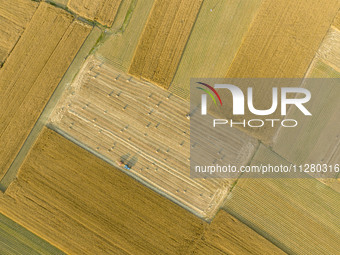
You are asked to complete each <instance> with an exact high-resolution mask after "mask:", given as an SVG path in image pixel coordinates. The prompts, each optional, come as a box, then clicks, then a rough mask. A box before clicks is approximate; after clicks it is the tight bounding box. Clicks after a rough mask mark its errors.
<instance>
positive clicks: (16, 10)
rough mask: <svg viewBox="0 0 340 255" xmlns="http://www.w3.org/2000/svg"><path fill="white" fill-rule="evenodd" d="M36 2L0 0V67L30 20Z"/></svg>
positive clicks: (28, 0)
mask: <svg viewBox="0 0 340 255" xmlns="http://www.w3.org/2000/svg"><path fill="white" fill-rule="evenodd" d="M37 7H38V3H36V2H33V1H30V0H11V1H7V0H0V67H1V65H2V64H3V63H4V62H5V60H6V58H7V56H8V54H9V53H10V52H11V51H12V49H13V47H14V46H15V44H16V43H17V41H18V40H19V38H20V36H21V35H22V33H23V32H24V30H25V28H26V26H27V24H28V23H29V21H30V20H31V18H32V16H33V14H34V12H35V10H36V9H37Z"/></svg>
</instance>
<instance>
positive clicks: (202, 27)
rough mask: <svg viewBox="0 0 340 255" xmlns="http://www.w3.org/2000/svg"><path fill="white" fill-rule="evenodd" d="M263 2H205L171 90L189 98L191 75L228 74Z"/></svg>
mask: <svg viewBox="0 0 340 255" xmlns="http://www.w3.org/2000/svg"><path fill="white" fill-rule="evenodd" d="M261 2H262V0H252V1H245V0H232V1H220V0H210V1H204V2H203V4H202V7H201V10H200V12H199V14H198V17H197V20H196V23H195V25H194V27H193V30H192V33H191V35H190V38H189V41H188V44H187V45H186V47H185V50H184V52H183V56H182V59H181V61H180V63H179V65H178V69H177V72H176V75H175V77H174V79H173V82H172V83H171V85H170V87H169V91H171V92H172V93H174V94H176V95H178V96H180V97H182V98H184V99H189V96H190V95H189V94H190V78H197V77H201V78H205V77H206V78H210V77H224V76H225V73H226V71H227V70H228V69H229V67H230V65H231V63H232V61H233V59H234V57H235V55H236V53H237V51H238V49H239V48H240V46H241V43H242V38H243V37H244V36H245V35H246V33H247V32H248V29H249V27H250V25H251V22H252V20H253V19H254V17H255V16H256V14H257V11H258V8H259V6H260V4H261Z"/></svg>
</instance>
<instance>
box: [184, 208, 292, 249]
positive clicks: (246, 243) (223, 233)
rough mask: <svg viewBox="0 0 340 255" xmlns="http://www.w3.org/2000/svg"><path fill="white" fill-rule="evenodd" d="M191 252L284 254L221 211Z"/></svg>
mask: <svg viewBox="0 0 340 255" xmlns="http://www.w3.org/2000/svg"><path fill="white" fill-rule="evenodd" d="M191 252H192V254H201V255H212V254H214V255H215V254H216V255H217V254H221V255H222V254H261V255H264V254H268V255H269V254H271V255H274V254H286V253H284V252H283V251H282V250H280V249H279V248H278V247H276V246H275V245H273V244H272V243H270V242H268V240H266V239H265V238H264V237H262V236H260V235H259V234H258V233H256V232H255V231H254V230H252V229H250V228H248V227H247V226H245V225H244V224H243V223H242V222H240V221H239V220H237V219H236V218H235V217H233V216H231V215H230V214H228V213H226V212H225V211H222V210H221V211H220V212H218V214H217V215H216V217H215V218H214V220H213V221H212V223H211V224H210V226H209V228H207V229H206V231H205V232H204V234H203V235H202V237H201V239H200V240H198V241H197V242H196V243H195V244H194V245H193V246H192V250H191ZM188 254H189V253H188ZM190 254H191V253H190Z"/></svg>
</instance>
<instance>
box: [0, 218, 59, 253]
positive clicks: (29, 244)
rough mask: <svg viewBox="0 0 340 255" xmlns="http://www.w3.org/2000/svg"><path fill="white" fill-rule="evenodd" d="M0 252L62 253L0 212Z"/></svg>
mask: <svg viewBox="0 0 340 255" xmlns="http://www.w3.org/2000/svg"><path fill="white" fill-rule="evenodd" d="M0 253H1V254H9V255H10V254H30V255H35V254H37V255H38V254H44V255H48V254H51V255H55V254H58V255H59V254H60V255H62V254H64V253H63V252H61V251H60V250H58V249H56V248H55V247H53V246H52V245H50V244H49V243H47V242H46V241H44V240H42V239H41V238H39V237H37V236H36V235H34V234H32V233H31V232H29V231H27V230H26V229H24V228H23V227H21V226H20V225H18V224H17V223H15V222H14V221H12V220H10V219H8V218H7V217H5V216H4V215H2V214H0Z"/></svg>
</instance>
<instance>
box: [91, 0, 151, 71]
mask: <svg viewBox="0 0 340 255" xmlns="http://www.w3.org/2000/svg"><path fill="white" fill-rule="evenodd" d="M154 1H155V0H144V1H143V2H142V1H137V2H136V0H132V1H131V2H136V4H135V6H134V5H132V6H129V9H128V11H127V12H126V13H123V14H121V16H124V21H123V22H119V21H121V18H120V19H118V20H116V21H115V23H114V25H113V27H112V30H113V31H112V35H110V36H109V37H108V38H107V39H105V41H104V42H103V43H102V45H100V47H98V51H97V52H96V55H98V56H100V57H104V58H106V59H108V60H110V62H111V63H112V64H113V65H114V66H115V67H117V68H118V69H119V70H122V71H124V72H127V71H128V69H129V66H130V64H131V61H132V59H133V54H134V52H135V49H136V47H137V45H138V39H139V37H140V35H141V34H142V32H143V29H144V25H145V23H146V21H147V18H148V16H149V13H150V10H151V8H152V6H153V3H154ZM118 17H120V15H119V14H118V16H117V18H118ZM116 22H117V24H116ZM115 26H117V27H115Z"/></svg>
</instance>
